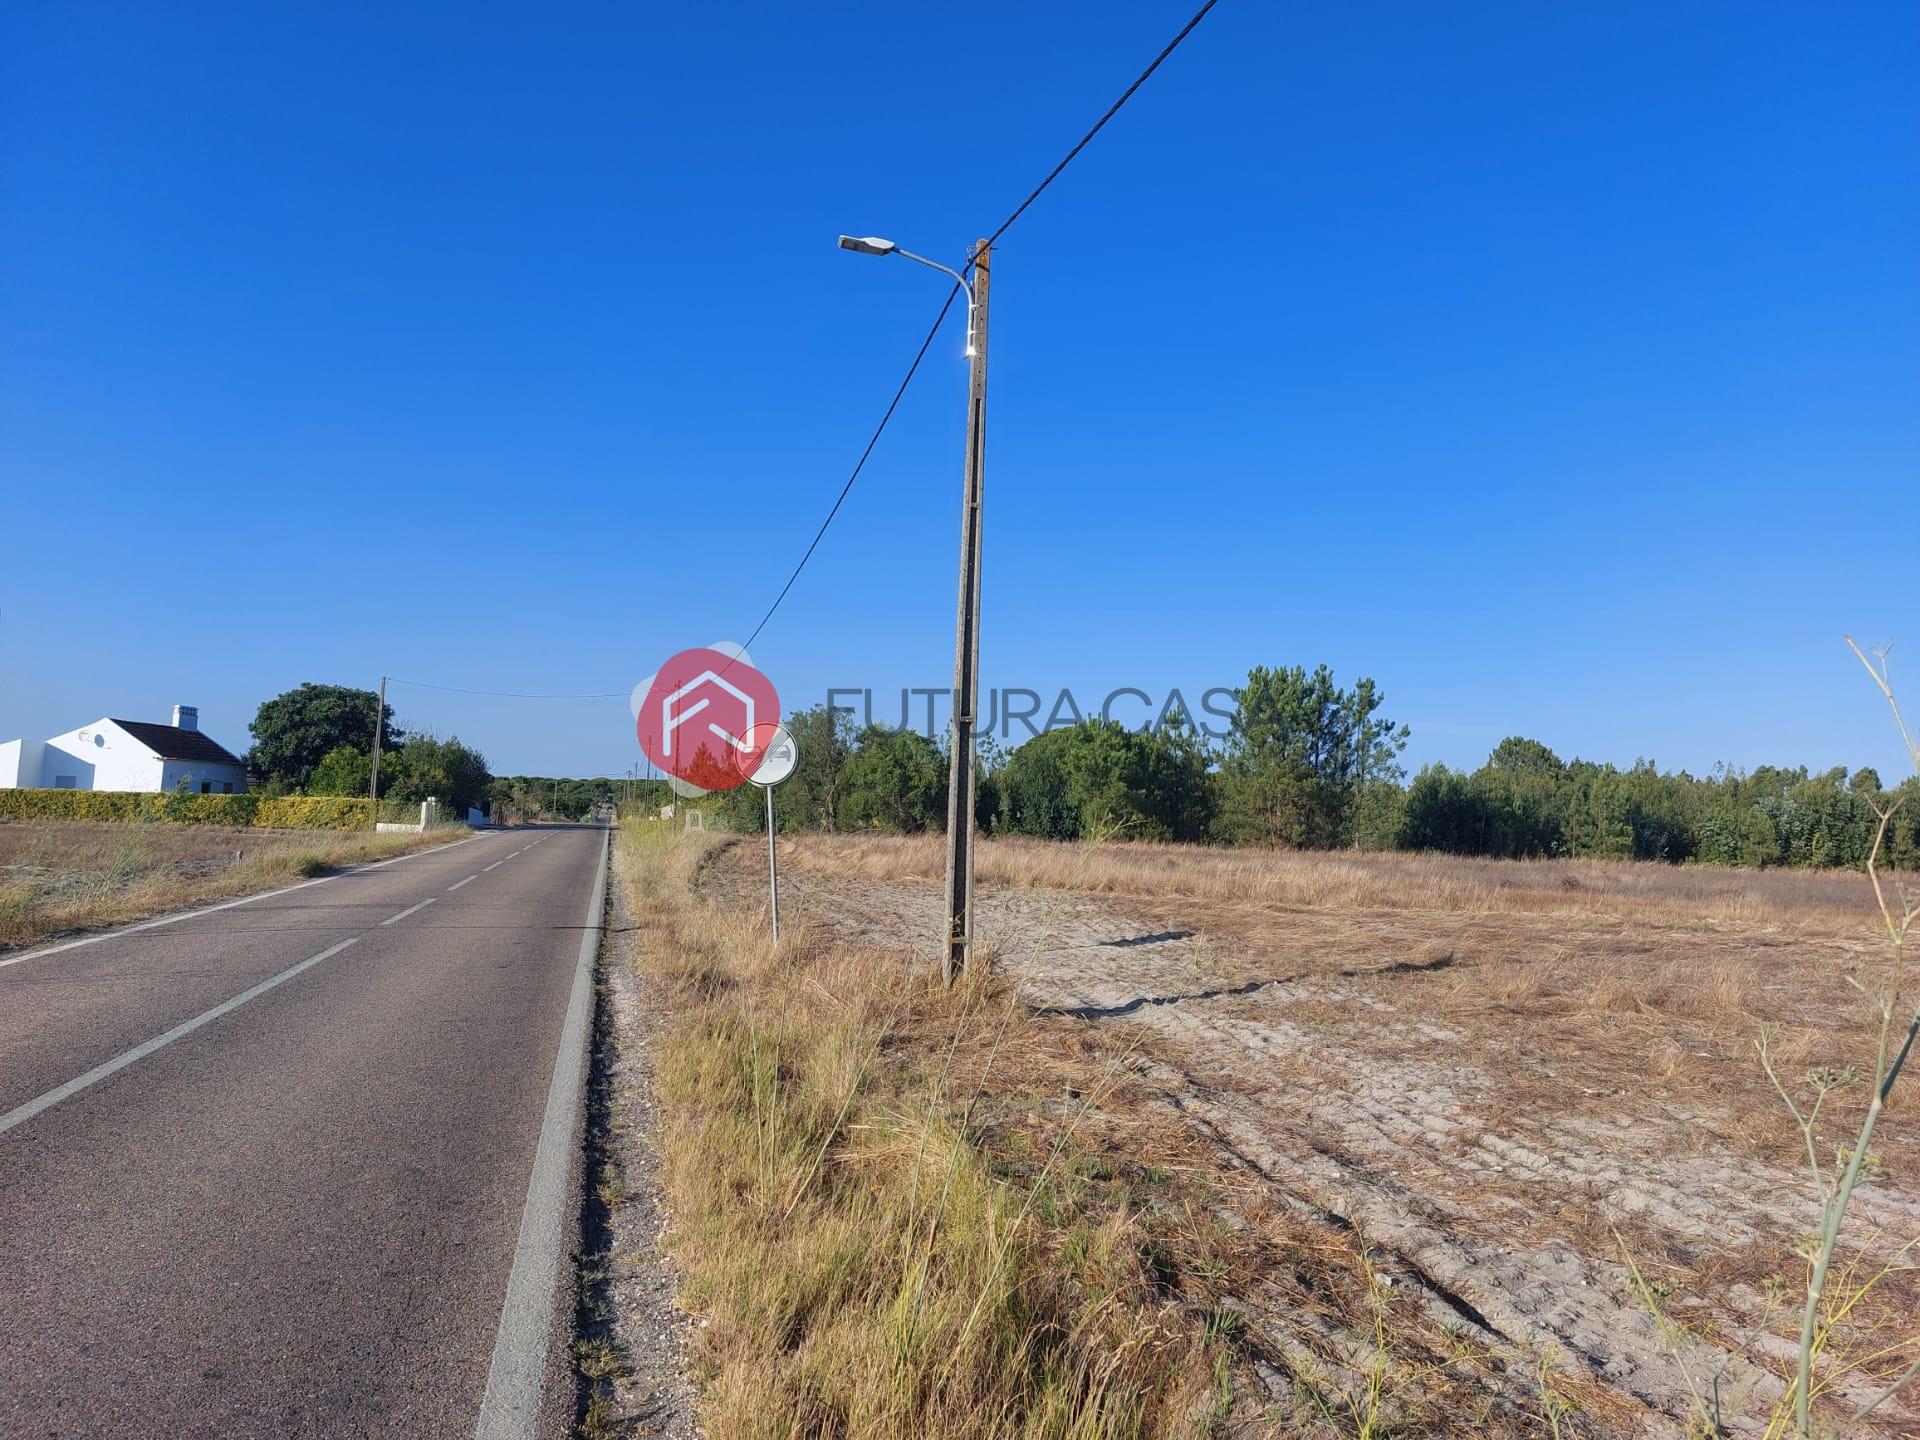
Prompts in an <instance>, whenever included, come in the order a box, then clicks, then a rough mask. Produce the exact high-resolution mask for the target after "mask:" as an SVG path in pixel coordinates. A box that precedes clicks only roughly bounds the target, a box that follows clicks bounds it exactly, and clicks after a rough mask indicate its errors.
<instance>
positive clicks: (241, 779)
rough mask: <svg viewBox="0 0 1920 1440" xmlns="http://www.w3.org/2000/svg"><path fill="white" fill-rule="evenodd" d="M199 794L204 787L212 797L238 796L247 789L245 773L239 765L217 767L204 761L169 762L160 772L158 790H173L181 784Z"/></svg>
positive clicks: (243, 768) (244, 769)
mask: <svg viewBox="0 0 1920 1440" xmlns="http://www.w3.org/2000/svg"><path fill="white" fill-rule="evenodd" d="M183 783H184V784H185V786H186V788H187V789H189V790H191V791H193V792H195V793H196V794H197V793H199V791H200V788H201V787H202V786H203V785H204V786H208V787H211V788H210V790H209V792H208V793H210V794H214V795H238V794H240V793H241V792H242V791H244V790H245V789H246V788H247V772H246V768H245V767H244V766H240V765H217V764H214V763H212V762H210V761H205V760H169V761H167V762H166V764H165V765H163V766H162V767H161V770H160V788H161V789H162V790H175V789H178V788H179V787H180V786H181V785H182V784H183Z"/></svg>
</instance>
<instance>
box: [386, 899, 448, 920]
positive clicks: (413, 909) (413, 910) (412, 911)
mask: <svg viewBox="0 0 1920 1440" xmlns="http://www.w3.org/2000/svg"><path fill="white" fill-rule="evenodd" d="M434 899H435V897H434V896H432V895H429V896H428V897H427V898H426V899H424V900H422V901H421V902H420V903H419V904H418V905H409V906H407V908H406V909H404V910H402V911H401V912H400V913H399V914H398V915H389V916H388V917H387V918H386V919H384V920H382V921H381V922H380V923H381V924H382V925H398V924H399V923H400V922H401V921H402V920H404V919H406V918H407V916H409V915H416V914H418V913H419V912H420V911H422V910H424V909H426V908H427V906H429V905H431V904H433V902H434Z"/></svg>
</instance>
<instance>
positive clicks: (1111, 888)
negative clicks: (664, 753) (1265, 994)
mask: <svg viewBox="0 0 1920 1440" xmlns="http://www.w3.org/2000/svg"><path fill="white" fill-rule="evenodd" d="M944 855H945V852H944V849H943V842H942V840H941V838H940V837H939V836H937V835H932V836H914V837H910V838H902V837H899V836H888V835H839V836H824V835H823V836H810V837H808V838H807V841H806V846H805V850H804V852H803V853H802V854H801V856H800V859H799V863H802V864H807V865H813V866H819V867H825V868H831V869H834V870H842V871H846V870H851V871H855V872H857V873H859V874H863V875H866V876H868V877H870V878H872V879H875V880H884V881H902V880H935V881H937V880H939V879H940V877H941V875H942V874H943V873H944V872H943V870H942V866H943V863H944ZM976 864H977V867H978V868H977V871H976V878H977V880H978V883H980V884H982V885H992V886H1005V887H1012V888H1029V889H1052V890H1078V891H1085V892H1088V893H1091V894H1098V895H1125V896H1140V897H1145V898H1161V897H1165V896H1168V895H1178V896H1180V897H1181V898H1182V899H1183V900H1186V901H1195V900H1216V901H1223V902H1228V903H1232V904H1254V905H1300V906H1314V907H1334V908H1356V907H1357V908H1368V909H1373V908H1383V907H1384V908H1391V909H1409V910H1434V911H1442V912H1448V913H1467V914H1484V913H1488V912H1498V911H1511V912H1519V913H1531V914H1556V915H1570V914H1581V915H1615V916H1625V917H1630V918H1633V919H1635V920H1645V919H1649V918H1675V919H1682V920H1686V921H1688V922H1690V923H1697V922H1700V921H1727V922H1733V923H1739V924H1753V923H1781V924H1784V923H1793V924H1804V923H1808V922H1810V921H1811V922H1813V923H1818V924H1829V923H1857V922H1861V921H1866V920H1870V919H1871V918H1872V915H1873V893H1872V890H1871V888H1870V887H1869V885H1868V884H1867V879H1866V877H1865V876H1864V875H1861V874H1859V873H1857V872H1854V871H1835V870H1817V871H1816V870H1769V871H1753V870H1732V869H1725V868H1717V867H1713V866H1705V865H1683V866H1675V865H1651V864H1645V863H1637V862H1634V861H1607V860H1485V859H1477V858H1473V857H1465V856H1453V855H1420V854H1397V853H1385V854H1379V853H1372V852H1359V851H1355V852H1344V851H1334V852H1329V851H1283V850H1250V849H1221V848H1217V847H1209V846H1201V845H1159V844H1150V843H1143V842H1110V843H1101V844H1059V843H1054V842H1050V841H1045V840H1028V839H1021V838H996V839H993V840H989V841H986V842H985V843H983V844H982V845H980V846H979V848H978V851H977V854H976Z"/></svg>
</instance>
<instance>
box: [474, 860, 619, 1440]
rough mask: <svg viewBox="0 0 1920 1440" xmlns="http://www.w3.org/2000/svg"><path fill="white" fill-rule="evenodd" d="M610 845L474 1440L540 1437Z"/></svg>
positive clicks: (585, 934)
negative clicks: (541, 1412)
mask: <svg viewBox="0 0 1920 1440" xmlns="http://www.w3.org/2000/svg"><path fill="white" fill-rule="evenodd" d="M612 843H613V842H612V838H611V836H609V837H608V838H607V839H606V840H603V841H602V842H601V846H600V873H599V876H598V878H597V879H596V880H595V881H594V884H593V898H592V899H591V900H589V901H588V902H587V918H586V923H585V925H584V927H583V928H582V930H581V932H580V954H579V958H578V959H577V960H576V961H575V962H574V969H573V992H572V994H570V995H569V996H568V997H567V1018H566V1021H565V1023H564V1024H563V1025H562V1026H561V1029H560V1048H559V1050H558V1051H557V1052H556V1053H555V1055H554V1057H553V1083H552V1084H551V1085H549V1086H548V1087H547V1111H546V1114H545V1116H544V1117H543V1118H542V1119H541V1121H540V1139H539V1141H538V1142H537V1143H536V1144H535V1145H534V1149H533V1176H532V1178H531V1179H529V1180H528V1181H527V1203H526V1205H525V1206H524V1208H522V1210H521V1211H520V1238H519V1239H518V1241H516V1242H515V1244H514V1247H513V1269H512V1271H511V1272H509V1273H508V1275H507V1299H506V1303H505V1304H504V1305H503V1306H502V1307H501V1310H500V1329H499V1331H498V1333H496V1334H495V1336H494V1340H493V1362H492V1364H491V1365H489V1366H488V1368H487V1393H486V1396H485V1398H483V1399H482V1400H481V1402H480V1421H479V1424H477V1425H476V1426H475V1427H474V1436H475V1440H531V1437H533V1436H535V1435H537V1434H538V1433H539V1425H540V1401H541V1394H542V1387H543V1384H544V1382H545V1379H546V1373H547V1359H548V1353H547V1352H548V1349H549V1347H550V1346H551V1344H552V1339H553V1333H552V1332H553V1313H554V1309H555V1306H556V1303H557V1301H558V1299H559V1286H560V1278H561V1269H562V1264H563V1262H564V1261H565V1259H566V1254H567V1214H568V1210H569V1202H570V1201H571V1200H572V1198H573V1191H572V1187H571V1185H570V1183H569V1182H570V1181H571V1180H572V1177H573V1154H574V1142H573V1132H574V1126H575V1125H576V1124H577V1123H578V1122H579V1118H580V1102H581V1095H582V1092H583V1091H584V1090H585V1089H586V1082H587V1032H588V1029H589V1022H590V1021H591V1018H592V1015H591V1012H592V1009H593V962H594V958H595V956H596V955H597V954H598V953H599V950H600V926H601V923H602V921H603V920H604V919H605V917H606V908H607V851H608V849H609V848H610V847H611V845H612Z"/></svg>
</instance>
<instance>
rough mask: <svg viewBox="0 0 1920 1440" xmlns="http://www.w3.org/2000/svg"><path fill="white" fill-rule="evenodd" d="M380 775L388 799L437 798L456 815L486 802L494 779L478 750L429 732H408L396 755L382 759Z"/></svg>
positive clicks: (484, 758)
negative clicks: (413, 733)
mask: <svg viewBox="0 0 1920 1440" xmlns="http://www.w3.org/2000/svg"><path fill="white" fill-rule="evenodd" d="M380 775H381V780H382V782H383V784H382V789H381V793H382V795H384V796H385V797H386V798H387V799H390V800H438V801H439V802H440V803H441V804H442V805H444V806H446V807H448V808H449V809H450V810H452V811H453V812H454V813H455V814H456V815H459V814H464V813H465V812H466V810H467V809H468V808H469V807H470V806H471V807H478V806H480V805H482V804H484V803H485V802H486V799H487V796H488V793H489V790H490V786H491V784H492V781H493V777H492V776H491V775H489V774H488V773H487V761H486V757H485V756H483V755H482V754H481V753H480V752H479V751H478V750H473V749H470V748H468V747H467V746H465V745H462V744H461V743H460V742H459V740H458V739H454V738H448V739H446V740H441V739H437V738H436V737H434V736H432V735H426V734H416V735H409V736H408V737H407V742H406V744H404V745H402V746H401V747H400V749H399V751H398V753H396V754H395V755H394V757H393V759H392V760H391V761H383V762H382V765H381V771H380ZM389 775H391V776H392V779H391V780H390V781H389V780H388V779H387V777H388V776H389Z"/></svg>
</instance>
